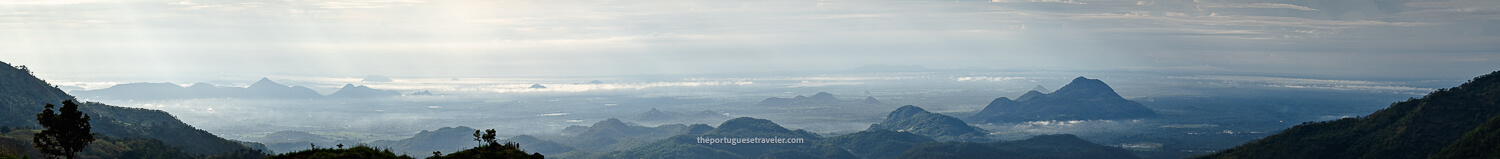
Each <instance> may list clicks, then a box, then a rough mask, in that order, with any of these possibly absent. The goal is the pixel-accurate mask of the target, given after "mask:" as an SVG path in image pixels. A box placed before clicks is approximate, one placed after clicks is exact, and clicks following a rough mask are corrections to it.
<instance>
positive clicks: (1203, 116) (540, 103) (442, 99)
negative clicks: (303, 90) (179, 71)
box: [54, 71, 1462, 148]
mask: <svg viewBox="0 0 1500 159" xmlns="http://www.w3.org/2000/svg"><path fill="white" fill-rule="evenodd" d="M1078 76H1087V77H1088V78H1097V79H1101V80H1103V81H1105V82H1106V83H1108V84H1110V86H1112V87H1113V88H1114V89H1115V90H1116V91H1118V92H1119V94H1120V95H1122V96H1124V97H1126V98H1127V99H1131V100H1135V101H1138V102H1141V103H1142V104H1145V105H1146V106H1148V107H1151V108H1152V109H1156V111H1157V112H1158V113H1160V114H1163V116H1164V117H1162V118H1160V119H1137V120H1092V121H1035V122H1026V123H1014V124H976V125H977V126H979V127H981V128H984V129H987V130H989V131H991V132H993V133H992V135H994V136H995V137H996V138H1000V139H1007V140H1013V139H1021V138H1024V137H1027V136H1031V135H1039V134H1057V133H1070V134H1078V135H1079V136H1082V137H1085V138H1089V139H1090V140H1095V141H1096V142H1101V144H1106V145H1117V146H1124V147H1131V146H1140V145H1145V146H1144V147H1147V148H1150V146H1151V145H1152V144H1153V143H1155V142H1143V141H1138V140H1130V139H1128V137H1120V136H1129V135H1128V134H1133V133H1147V132H1163V131H1165V132H1170V133H1172V134H1181V135H1213V134H1251V135H1250V136H1248V138H1254V137H1260V136H1264V135H1265V134H1266V133H1269V132H1273V131H1276V130H1279V129H1282V128H1285V127H1288V126H1291V125H1295V124H1297V123H1301V122H1304V121H1317V120H1329V119H1336V118H1340V117H1350V116H1357V115H1363V114H1368V113H1370V112H1372V111H1374V110H1376V109H1379V108H1383V107H1385V106H1386V105H1385V104H1388V103H1390V102H1395V101H1398V100H1403V99H1405V98H1406V97H1413V96H1419V95H1421V94H1425V93H1426V92H1428V91H1431V90H1432V89H1435V88H1441V87H1448V86H1451V85H1454V84H1457V83H1459V82H1462V81H1461V80H1459V79H1437V80H1411V81H1365V80H1331V79H1309V78H1287V77H1262V76H1217V75H1161V74H1152V73H1097V72H963V71H949V72H905V73H868V72H866V73H860V72H831V73H808V74H802V75H774V76H751V75H699V76H694V75H681V76H636V77H632V76H620V77H524V78H486V77H403V76H391V77H390V78H391V79H393V81H390V82H366V81H362V80H363V78H364V77H316V76H287V75H272V76H268V78H269V79H271V80H274V81H275V82H277V83H280V84H283V85H288V86H305V87H308V88H311V89H313V90H316V91H317V92H319V93H321V94H323V95H328V94H331V93H333V92H334V91H337V90H338V89H339V88H340V87H341V86H343V85H345V84H354V85H364V86H368V87H370V88H374V89H380V90H392V91H398V92H400V93H402V94H403V95H401V96H393V97H380V98H353V99H342V98H326V99H237V98H201V99H174V100H129V99H112V98H89V99H85V100H89V101H98V102H103V103H107V104H111V105H118V106H125V107H138V108H148V109H159V110H164V111H167V112H170V113H171V114H173V115H176V116H177V117H178V118H180V119H181V120H183V121H185V122H187V123H189V124H191V125H193V126H196V127H198V128H201V129H204V130H207V131H209V132H212V133H214V134H218V135H220V136H223V137H225V138H229V139H236V140H246V141H256V140H257V138H259V137H263V136H265V135H267V134H270V133H272V132H276V131H283V130H297V131H305V132H311V133H313V134H319V135H323V136H327V137H330V138H335V139H341V140H354V141H362V142H370V141H375V140H398V139H402V138H407V137H411V135H413V134H416V133H417V132H419V131H422V130H434V129H438V128H441V127H454V126H469V127H474V128H477V129H490V128H493V129H496V130H499V131H500V133H501V134H505V135H502V136H511V135H519V134H534V135H536V134H556V133H559V131H560V130H562V129H563V128H564V127H567V126H570V125H590V124H592V123H594V122H598V121H601V120H604V119H608V118H619V119H621V120H624V121H625V122H634V123H638V124H642V125H646V126H656V125H660V124H668V123H686V124H691V123H705V124H709V125H717V124H718V123H719V122H722V121H723V120H724V119H714V120H679V121H666V122H645V121H637V120H635V117H636V115H638V114H640V113H642V112H645V111H647V110H650V109H652V108H656V109H658V110H661V111H668V112H682V113H692V112H701V111H704V110H711V111H714V112H717V113H722V114H724V115H727V116H730V117H738V116H750V117H756V118H764V119H770V120H772V121H775V122H777V123H778V124H781V125H783V126H786V127H788V128H792V129H806V130H808V131H812V132H817V133H825V134H839V133H851V132H856V131H860V130H864V129H866V128H868V127H869V125H870V124H873V123H877V122H880V120H881V119H883V118H884V117H885V115H886V114H887V113H889V112H890V111H891V110H894V109H895V108H896V107H899V106H902V105H917V106H921V107H923V108H926V109H927V110H929V111H933V112H938V113H943V114H947V115H950V116H955V117H965V116H968V114H971V113H973V111H977V110H979V109H982V108H983V107H984V106H985V105H986V104H988V102H990V101H991V100H993V99H994V98H997V97H1011V98H1015V97H1016V96H1018V95H1021V94H1023V93H1024V92H1026V91H1029V90H1032V89H1033V88H1034V87H1036V86H1038V85H1040V86H1042V87H1044V88H1046V89H1052V90H1055V89H1057V88H1059V87H1061V86H1063V85H1064V84H1066V83H1067V82H1068V81H1069V80H1070V79H1072V78H1074V77H1078ZM256 79H259V78H258V77H256V78H235V79H214V80H208V81H57V82H54V83H57V84H59V85H60V87H61V88H64V89H71V90H69V91H81V90H95V89H103V88H108V87H109V86H111V85H114V84H123V83H134V82H172V83H174V84H179V85H182V86H184V87H186V86H188V85H191V84H193V83H197V82H204V83H211V84H215V85H217V86H219V87H245V86H248V85H250V83H252V82H255V80H256ZM595 80H597V82H594V81H595ZM533 84H539V85H542V86H544V87H546V88H530V87H531V86H532V85H533ZM421 91H430V92H431V93H432V94H433V95H409V94H412V93H415V92H421ZM818 92H828V93H832V94H834V95H835V96H836V97H838V98H839V99H841V100H863V99H864V98H866V97H874V98H876V99H878V100H880V101H881V102H883V103H885V104H877V105H863V106H827V107H805V108H803V107H791V108H788V107H765V106H756V103H757V102H760V101H761V100H763V99H766V98H769V97H781V98H791V97H794V96H798V95H802V96H812V95H813V94H815V93H818ZM81 98H82V97H81ZM1204 98H1213V99H1216V100H1213V101H1216V102H1204V101H1205V100H1198V99H1204ZM1222 99H1231V100H1222ZM1285 100H1300V101H1296V102H1292V101H1285ZM1246 123H1248V124H1246ZM971 124H972V123H971ZM1101 134H1116V135H1108V136H1109V137H1104V136H1106V135H1101ZM1119 134H1125V135H1119ZM1255 134H1259V135H1258V136H1257V135H1255ZM1237 143H1238V142H1234V144H1237ZM1156 145H1157V146H1159V145H1160V144H1159V143H1156Z"/></svg>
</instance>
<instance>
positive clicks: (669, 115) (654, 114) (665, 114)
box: [635, 108, 729, 121]
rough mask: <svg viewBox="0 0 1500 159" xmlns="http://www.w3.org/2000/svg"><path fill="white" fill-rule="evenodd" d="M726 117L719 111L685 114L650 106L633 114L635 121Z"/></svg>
mask: <svg viewBox="0 0 1500 159" xmlns="http://www.w3.org/2000/svg"><path fill="white" fill-rule="evenodd" d="M726 118H729V116H724V114H721V113H719V112H714V111H712V110H704V111H701V112H697V113H693V114H687V113H680V112H669V111H660V110H656V108H651V110H647V111H646V112H641V114H639V115H636V116H635V120H636V121H671V120H706V119H715V120H721V119H726Z"/></svg>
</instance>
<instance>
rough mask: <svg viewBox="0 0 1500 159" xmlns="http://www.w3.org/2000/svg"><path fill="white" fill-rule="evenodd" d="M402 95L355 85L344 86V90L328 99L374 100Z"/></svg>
mask: <svg viewBox="0 0 1500 159" xmlns="http://www.w3.org/2000/svg"><path fill="white" fill-rule="evenodd" d="M400 95H401V92H396V91H387V90H379V89H374V88H370V87H365V86H364V85H360V86H354V84H344V87H343V88H339V91H337V92H333V94H329V95H328V97H329V98H373V97H390V96H400Z"/></svg>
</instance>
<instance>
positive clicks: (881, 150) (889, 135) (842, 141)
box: [825, 129, 937, 159]
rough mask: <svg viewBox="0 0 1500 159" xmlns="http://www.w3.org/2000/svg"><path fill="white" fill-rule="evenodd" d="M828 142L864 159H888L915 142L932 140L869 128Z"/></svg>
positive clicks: (905, 133) (829, 139) (912, 145)
mask: <svg viewBox="0 0 1500 159" xmlns="http://www.w3.org/2000/svg"><path fill="white" fill-rule="evenodd" d="M825 141H827V142H828V143H832V144H834V145H838V146H839V147H842V148H844V149H848V150H849V152H850V153H853V154H854V155H855V156H858V157H860V158H866V159H888V158H894V157H896V155H900V154H901V152H906V150H908V149H911V148H912V147H916V146H917V144H922V143H926V142H934V141H937V140H933V139H932V138H930V137H927V136H922V135H917V134H912V133H907V132H897V131H890V130H885V129H871V130H865V131H860V132H857V133H853V134H847V135H841V136H836V137H830V138H828V139H826V140H825Z"/></svg>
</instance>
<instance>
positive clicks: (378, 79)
mask: <svg viewBox="0 0 1500 159" xmlns="http://www.w3.org/2000/svg"><path fill="white" fill-rule="evenodd" d="M359 81H364V82H391V81H395V80H391V78H390V77H385V76H381V75H369V76H365V79H361V80H359Z"/></svg>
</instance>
